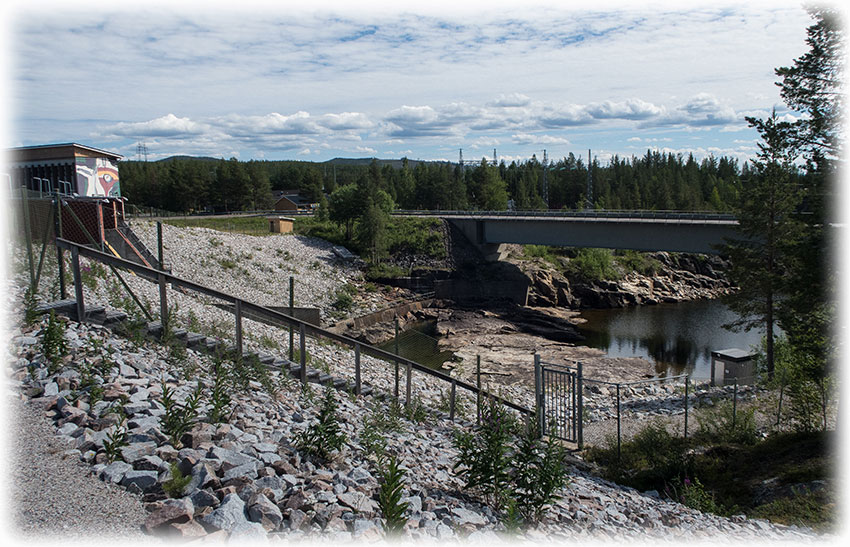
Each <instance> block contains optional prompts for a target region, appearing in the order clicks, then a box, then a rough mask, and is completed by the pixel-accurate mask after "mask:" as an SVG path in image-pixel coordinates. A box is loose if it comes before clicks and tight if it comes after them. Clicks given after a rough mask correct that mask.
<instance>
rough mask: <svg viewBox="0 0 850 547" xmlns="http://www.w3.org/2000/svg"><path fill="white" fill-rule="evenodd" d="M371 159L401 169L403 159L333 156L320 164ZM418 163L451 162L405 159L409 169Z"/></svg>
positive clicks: (359, 163) (363, 161)
mask: <svg viewBox="0 0 850 547" xmlns="http://www.w3.org/2000/svg"><path fill="white" fill-rule="evenodd" d="M373 159H374V160H376V161H377V162H378V165H379V166H381V167H383V166H384V165H390V166H392V167H393V168H395V169H401V165H402V162H403V161H404V160H402V159H397V160H382V159H379V158H334V159H332V160H328V161H324V162H321V164H322V165H345V166H350V165H355V166H357V165H369V164H370V163H372V160H373ZM419 163H424V164H426V165H427V164H430V163H451V162H446V161H433V160H412V159H410V158H408V159H407V164H408V166H410V168H411V169H413V168H414V167H416V165H417V164H419Z"/></svg>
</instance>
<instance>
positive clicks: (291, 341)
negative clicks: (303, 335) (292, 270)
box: [289, 275, 295, 361]
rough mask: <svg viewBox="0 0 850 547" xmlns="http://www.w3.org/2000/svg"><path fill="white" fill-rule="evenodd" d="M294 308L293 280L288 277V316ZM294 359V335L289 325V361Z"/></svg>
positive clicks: (291, 277)
mask: <svg viewBox="0 0 850 547" xmlns="http://www.w3.org/2000/svg"><path fill="white" fill-rule="evenodd" d="M294 306H295V278H294V277H293V276H291V275H290V276H289V316H290V317H292V308H293V307H294ZM294 357H295V335H294V333H293V329H292V323H290V324H289V360H290V361H292V359H293V358H294Z"/></svg>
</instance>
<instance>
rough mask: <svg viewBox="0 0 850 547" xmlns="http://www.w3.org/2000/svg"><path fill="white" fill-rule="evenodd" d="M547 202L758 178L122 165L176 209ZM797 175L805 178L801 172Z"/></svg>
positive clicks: (139, 186) (189, 161)
mask: <svg viewBox="0 0 850 547" xmlns="http://www.w3.org/2000/svg"><path fill="white" fill-rule="evenodd" d="M544 171H545V178H546V182H547V186H548V202H549V206H548V208H549V209H551V210H560V209H573V210H574V209H584V208H589V207H590V208H596V209H609V210H611V209H633V210H637V209H641V210H682V211H731V210H732V209H733V208H734V207H735V206H736V205H737V203H738V202H739V199H740V197H741V195H742V193H743V192H746V189H747V185H748V181H749V180H750V179H751V178H752V170H751V167H750V165H749V163H744V164H743V165H739V164H738V161H737V160H735V159H730V158H727V157H720V158H716V157H713V156H709V157H707V158H705V159H702V160H697V159H695V158H694V157H693V155H689V156H687V157H684V156H682V155H680V154H670V153H663V152H658V151H647V152H646V154H645V155H644V156H641V157H636V156H632V157H630V158H620V157H617V156H614V157H613V158H612V159H611V160H610V161H609V162H607V163H604V164H603V163H600V162H599V161H596V160H594V161H593V162H592V164H591V165H590V171H591V173H590V175H591V177H590V178H591V180H592V195H591V198H592V201H591V203H589V202H588V199H587V197H588V196H587V194H588V191H587V190H588V165H587V163H586V162H585V160H584V159H583V158H577V157H576V156H574V155H573V154H572V153H570V154H569V155H568V156H566V157H563V158H561V159H560V160H557V161H554V162H550V163H549V165H548V166H547V167H546V168H544V165H543V163H542V162H540V161H539V160H538V159H537V158H536V157H532V158H531V159H530V160H527V161H523V162H511V163H510V164H506V163H505V162H504V161H502V162H501V163H500V164H499V165H493V162H492V160H485V159H482V160H481V161H480V162H477V163H476V162H472V163H471V164H467V165H466V166H465V168H464V169H463V170H461V167H460V166H459V164H457V163H449V162H424V161H414V160H411V161H408V160H407V159H402V160H376V159H372V160H369V159H366V160H331V161H328V162H324V163H313V162H303V161H256V160H251V161H238V160H237V159H235V158H231V159H230V160H224V159H220V160H216V159H212V158H190V157H175V158H169V159H166V160H161V161H157V162H138V161H125V162H122V163H121V165H120V172H121V191H122V195H123V196H124V197H126V198H128V199H129V201H130V203H132V204H134V205H137V206H145V207H156V208H159V209H165V210H168V211H174V212H180V213H191V212H212V211H215V212H224V211H239V210H263V209H269V208H271V206H272V205H273V203H272V192H273V191H279V190H298V191H299V192H300V193H301V194H302V195H303V196H305V197H307V198H308V199H310V200H311V201H313V202H317V203H318V202H319V201H321V196H322V194H323V193H324V194H325V195H330V194H331V193H333V191H334V190H335V189H336V188H339V187H342V186H345V185H349V184H356V185H357V186H359V187H361V188H363V187H366V186H369V187H372V188H374V187H377V188H378V189H380V190H383V191H384V192H386V193H387V194H388V195H389V196H390V197H391V198H392V201H393V204H394V205H395V207H396V208H398V209H431V210H436V209H442V210H475V209H477V210H504V209H507V208H509V206H510V207H513V208H514V209H517V210H529V209H546V208H547V207H546V202H545V200H544V195H545V194H546V192H545V191H544ZM796 176H799V175H796Z"/></svg>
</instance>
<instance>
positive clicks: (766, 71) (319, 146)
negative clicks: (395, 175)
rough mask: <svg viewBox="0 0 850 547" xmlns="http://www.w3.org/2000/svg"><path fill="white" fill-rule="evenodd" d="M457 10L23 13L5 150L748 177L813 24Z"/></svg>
mask: <svg viewBox="0 0 850 547" xmlns="http://www.w3.org/2000/svg"><path fill="white" fill-rule="evenodd" d="M633 4H634V5H633ZM426 5H427V6H428V7H425V6H426ZM459 5H461V3H460V2H454V3H448V2H442V1H439V0H438V1H436V2H429V3H428V4H425V3H421V5H420V3H409V4H404V3H398V2H395V3H381V2H369V3H366V4H362V5H361V4H358V6H359V7H358V9H356V10H355V9H353V8H352V7H350V5H349V4H348V3H342V2H331V1H322V0H317V1H314V2H311V3H310V7H309V8H305V7H293V6H291V5H289V6H284V7H281V4H280V3H274V4H272V3H263V2H251V1H250V0H249V1H246V2H240V3H230V4H217V3H215V2H213V3H211V4H210V3H209V2H207V3H196V2H171V3H161V2H156V1H149V2H145V3H135V2H129V3H125V4H122V7H120V8H115V7H114V6H113V4H111V3H98V2H85V1H82V2H73V3H70V4H67V5H63V4H60V3H57V2H37V1H35V2H27V3H24V2H13V3H12V4H11V5H10V6H7V8H5V9H6V13H5V14H3V15H4V18H3V19H4V20H5V21H6V28H5V29H4V31H5V34H6V35H7V37H6V41H5V43H4V44H3V48H4V52H5V53H6V58H5V59H4V62H5V64H6V67H7V68H6V73H7V80H8V85H7V86H4V87H5V88H6V91H5V95H6V96H5V97H4V100H5V104H6V110H7V114H6V118H7V123H6V127H5V132H4V136H3V140H4V147H8V146H22V145H32V144H44V143H51V142H70V141H74V142H80V143H83V144H88V145H91V146H95V147H99V148H104V149H108V150H112V151H115V152H118V153H120V154H123V155H125V156H126V157H128V158H135V157H136V151H137V144H138V143H139V142H143V143H145V146H146V148H147V151H148V157H149V159H158V158H161V157H167V156H171V155H175V154H189V155H205V156H213V157H225V158H229V157H234V156H235V157H237V158H239V159H243V160H248V159H252V158H253V159H298V160H307V161H324V160H327V159H331V158H334V157H380V158H399V157H402V156H407V157H409V158H420V159H448V160H456V159H457V157H458V149H463V155H464V159H468V160H476V159H480V158H481V157H482V156H487V157H492V155H493V149H494V148H495V149H496V151H497V154H498V157H499V159H505V160H507V161H510V160H514V159H517V160H522V159H527V158H529V157H531V155H532V154H536V155H537V156H538V157H541V156H542V154H543V150H544V149H545V150H546V151H547V153H548V155H549V157H550V158H552V159H557V158H561V157H563V156H566V155H567V154H569V153H570V152H572V153H574V154H575V155H577V156H582V157H586V155H587V150H588V149H592V150H593V155H594V156H596V157H598V158H599V159H600V160H602V161H605V160H607V159H609V158H610V157H611V156H612V155H614V154H618V155H620V156H631V155H633V154H635V155H642V154H644V153H645V152H646V150H647V149H657V150H663V151H669V152H674V153H680V152H681V153H683V154H687V153H689V152H693V153H694V154H695V155H696V156H697V157H704V156H706V155H708V154H714V155H715V156H720V155H727V156H733V157H736V158H739V159H740V160H741V161H743V160H745V159H746V158H748V157H751V156H752V155H753V154H754V152H755V150H756V147H755V143H756V134H755V133H754V132H753V131H752V130H750V129H749V128H748V127H747V124H746V122H745V120H744V117H745V116H748V115H754V116H766V115H768V113H769V112H770V110H771V109H772V108H774V107H776V108H777V111H778V112H779V113H780V114H781V115H784V116H789V117H791V116H793V113H789V112H787V111H786V109H785V107H784V105H783V104H782V102H781V99H780V97H779V93H778V88H777V87H776V85H775V81H776V76H775V75H774V72H773V71H774V68H776V67H779V66H788V65H790V64H792V63H793V60H794V58H795V57H798V56H800V55H801V54H803V53H804V52H805V51H806V44H805V36H806V34H805V29H806V27H807V26H809V25H810V24H811V19H810V18H809V16H808V14H807V13H806V12H805V10H804V9H803V7H802V5H801V4H800V3H797V2H786V1H778V2H769V3H767V2H764V3H760V2H746V3H743V2H728V3H722V2H711V3H698V2H697V3H689V2H681V3H676V4H670V3H663V2H662V3H610V2H592V3H588V2H580V3H565V2H561V3H555V2H539V3H534V2H523V3H520V2H499V1H493V2H486V3H482V2H471V3H468V4H466V3H463V4H462V5H463V7H458V6H459ZM236 6H238V7H236ZM399 6H402V7H399Z"/></svg>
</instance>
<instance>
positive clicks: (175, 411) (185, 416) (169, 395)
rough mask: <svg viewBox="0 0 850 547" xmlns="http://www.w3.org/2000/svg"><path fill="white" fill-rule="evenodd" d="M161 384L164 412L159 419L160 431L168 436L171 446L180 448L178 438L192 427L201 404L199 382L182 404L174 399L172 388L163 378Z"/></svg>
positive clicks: (180, 443)
mask: <svg viewBox="0 0 850 547" xmlns="http://www.w3.org/2000/svg"><path fill="white" fill-rule="evenodd" d="M161 385H162V406H163V407H165V414H163V416H162V418H161V419H160V423H161V425H162V432H163V433H164V434H165V435H166V436H167V437H168V438H169V441H170V442H171V445H172V446H174V447H175V448H180V447H181V445H182V442H181V440H180V439H181V438H182V437H183V435H184V434H185V433H186V432H188V431H189V430H190V429H192V426H193V425H195V421H196V419H197V417H198V410H199V408H200V405H201V383H200V382H198V387H197V388H196V389H195V391H194V392H193V393H192V394H191V395H190V396H189V397H187V399H186V403H185V404H182V405H181V404H179V403H178V402H177V401H176V399H175V398H174V390H173V389H171V388H170V387H168V384H166V383H165V381H164V380H163V381H162V383H161Z"/></svg>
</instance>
